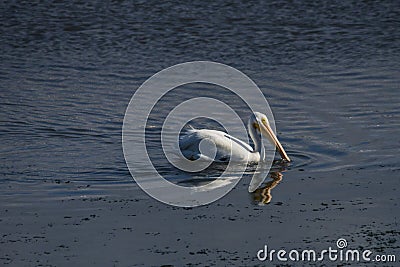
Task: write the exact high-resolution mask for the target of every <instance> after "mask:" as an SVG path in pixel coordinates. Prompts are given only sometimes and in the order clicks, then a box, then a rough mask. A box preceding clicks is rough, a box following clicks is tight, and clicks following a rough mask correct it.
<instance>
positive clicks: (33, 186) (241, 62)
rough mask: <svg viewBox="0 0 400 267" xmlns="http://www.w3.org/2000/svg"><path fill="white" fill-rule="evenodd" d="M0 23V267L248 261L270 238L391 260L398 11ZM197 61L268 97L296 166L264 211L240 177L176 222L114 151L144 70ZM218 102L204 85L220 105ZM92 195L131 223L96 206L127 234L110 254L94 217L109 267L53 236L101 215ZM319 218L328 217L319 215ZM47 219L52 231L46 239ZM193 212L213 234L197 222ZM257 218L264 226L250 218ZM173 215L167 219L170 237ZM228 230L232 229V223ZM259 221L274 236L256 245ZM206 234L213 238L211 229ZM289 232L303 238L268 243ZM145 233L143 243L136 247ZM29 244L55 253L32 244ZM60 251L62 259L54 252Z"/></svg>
mask: <svg viewBox="0 0 400 267" xmlns="http://www.w3.org/2000/svg"><path fill="white" fill-rule="evenodd" d="M0 12H1V19H0V22H1V35H0V48H1V54H0V89H1V95H0V103H1V104H0V108H1V117H0V119H1V125H0V143H1V146H0V151H1V153H0V161H1V165H0V207H1V209H0V214H1V220H0V225H2V226H1V227H2V228H3V229H5V230H4V231H5V234H4V235H3V237H2V239H1V244H0V258H1V259H0V262H2V263H4V264H7V263H11V264H14V265H19V264H22V263H23V262H25V263H24V264H27V263H29V262H30V261H33V262H36V264H39V263H42V264H54V265H63V264H67V263H68V261H67V259H68V260H70V261H69V262H74V261H75V262H80V263H82V262H84V263H87V264H101V263H103V264H104V265H109V264H116V265H118V263H119V264H121V266H125V265H135V264H139V265H140V264H144V265H147V264H148V263H149V262H150V263H149V265H161V264H167V263H169V264H176V265H178V266H180V265H183V264H190V263H207V264H217V265H221V264H222V265H224V264H228V263H231V264H232V263H233V264H234V263H237V264H246V265H254V264H257V260H256V258H255V253H256V252H257V250H258V249H260V248H262V246H263V244H264V243H266V242H269V243H271V244H272V243H274V244H276V247H278V248H279V246H284V245H286V246H289V245H292V246H294V247H302V246H303V245H304V242H305V241H304V240H306V241H307V244H308V246H310V243H311V245H314V246H317V247H318V246H328V245H329V244H331V243H332V242H334V241H335V240H336V239H337V238H339V237H341V236H347V237H348V241H350V240H352V241H353V244H352V245H353V247H357V246H360V247H367V248H372V249H374V248H380V249H381V251H382V252H385V253H394V254H396V253H397V255H398V257H399V258H400V254H399V246H400V245H399V244H400V243H399V242H400V238H399V235H400V234H399V225H398V223H399V215H400V212H399V210H400V209H399V207H398V204H397V203H398V202H399V195H400V194H399V189H398V188H399V186H400V178H399V174H400V161H399V157H398V152H399V145H400V139H399V136H400V132H399V128H400V127H399V126H400V105H399V101H400V88H399V87H400V86H399V85H400V72H399V69H400V60H399V59H400V31H399V29H400V19H399V18H400V4H399V2H398V1H382V2H370V1H329V2H328V3H324V4H321V3H315V4H313V3H308V4H305V3H303V2H301V1H292V2H289V3H287V2H284V1H268V3H264V2H262V1H260V2H251V3H250V2H249V3H245V2H236V3H224V2H222V1H213V2H210V3H191V4H183V3H179V2H178V1H177V2H174V1H161V2H154V1H135V2H130V1H112V2H110V3H105V2H104V3H97V4H94V3H90V2H87V1H83V2H79V3H74V4H72V3H69V2H68V3H67V2H50V1H42V2H38V3H35V2H26V3H25V2H13V1H10V2H7V1H6V2H2V3H1V4H0ZM194 60H210V61H216V62H220V63H224V64H227V65H230V66H232V67H234V68H237V69H239V70H240V71H242V72H244V73H245V74H246V75H248V76H249V77H250V78H251V79H253V80H254V81H255V82H256V83H257V85H258V86H259V87H260V89H261V90H262V92H263V93H264V95H265V97H266V98H267V99H268V101H269V104H270V106H271V109H272V111H273V113H274V116H275V119H276V127H277V130H278V135H279V138H280V140H281V142H282V144H283V145H284V147H285V148H286V150H287V152H288V154H289V156H290V157H291V158H292V159H293V163H291V164H290V165H288V166H275V168H276V169H278V170H277V171H279V172H280V171H282V174H283V178H281V179H280V183H279V182H278V183H279V185H276V184H274V187H275V188H274V189H273V191H272V195H273V198H272V200H270V201H271V202H270V204H269V205H264V206H263V207H259V204H260V203H259V202H260V201H259V198H260V196H257V195H251V194H249V193H248V192H247V186H248V182H249V181H248V180H243V181H242V184H241V185H238V187H237V188H236V189H235V190H234V191H233V192H232V193H231V194H232V195H230V196H229V195H228V196H227V197H226V198H224V199H223V200H221V201H220V202H217V203H215V204H212V205H210V206H207V207H202V208H198V209H193V210H181V212H183V213H185V214H184V215H182V214H181V215H180V214H179V212H180V210H179V209H172V208H171V207H168V206H166V205H163V204H161V203H158V202H156V201H155V200H153V199H151V198H150V197H149V196H147V195H146V194H145V193H144V192H142V191H141V190H140V189H139V188H138V187H137V186H136V185H135V184H134V182H133V179H132V177H131V176H130V174H129V171H128V169H127V166H126V163H125V160H124V157H123V153H122V144H121V129H122V121H123V118H124V113H125V109H126V108H127V105H128V103H129V100H130V98H131V97H132V95H133V93H134V92H135V90H136V89H137V88H138V87H139V86H140V85H141V84H142V83H143V82H144V81H145V80H146V79H148V78H149V77H150V76H151V75H153V74H154V73H156V72H158V71H160V70H162V69H164V68H166V67H169V66H171V65H174V64H178V63H182V62H186V61H194ZM224 93H226V92H224V91H223V90H218V88H217V89H216V88H215V87H210V86H209V87H207V86H204V88H203V89H202V94H205V95H208V96H211V97H216V98H218V97H221V96H223V95H224ZM169 97H170V98H171V99H174V100H175V101H178V102H179V99H182V100H183V99H185V97H187V95H185V94H183V93H182V92H179V90H178V91H176V92H175V93H172V94H171V95H170V96H169ZM177 99H178V100H177ZM243 116H245V118H244V119H246V116H248V114H243ZM155 130H157V128H156V129H155ZM153 149H157V147H153ZM161 168H162V166H161ZM163 171H165V172H168V168H167V169H165V168H164V169H163ZM278 176H279V175H278ZM276 177H277V174H274V173H273V174H272V175H271V178H272V180H270V181H269V182H270V183H271V181H274V180H273V179H274V178H276ZM266 182H268V181H266ZM268 185H269V186H270V185H271V184H268ZM268 185H267V186H268ZM274 192H275V193H274ZM86 199H88V200H98V199H106V200H107V201H110V202H114V201H115V202H118V201H122V200H123V201H122V202H124V203H125V204H126V203H128V204H129V210H130V212H131V213H132V214H135V216H134V217H126V216H125V215H121V214H115V213H114V214H113V213H112V212H111V210H118V207H117V206H115V207H113V209H111V208H110V209H108V206H106V207H104V206H103V209H104V210H107V213H106V214H107V216H111V217H113V216H114V217H115V218H119V219H120V220H119V221H120V222H121V221H123V222H125V223H126V225H131V224H132V225H133V226H132V227H133V228H132V229H133V230H132V229H131V230H132V231H133V233H131V234H132V239H129V238H127V239H122V240H121V239H120V240H119V241H118V242H116V241H115V243H112V244H113V245H112V246H111V243H109V242H108V241H107V240H110V239H109V238H108V237H109V233H108V232H107V230H105V228H106V227H110V229H112V228H113V226H112V222H109V221H107V220H106V219H104V220H103V221H102V220H97V221H96V220H92V221H91V223H92V225H91V226H90V228H91V229H92V231H94V233H95V234H96V233H98V237H97V238H100V239H101V237H104V240H103V241H104V242H103V243H104V247H107V248H109V249H111V247H114V250H113V251H114V254H113V255H110V256H109V257H106V256H104V254H103V256H102V260H103V261H102V260H98V257H97V256H95V252H94V251H93V249H91V248H86V246H84V245H82V244H83V243H85V242H92V241H91V239H90V236H87V235H85V234H84V232H85V231H86V232H87V231H89V232H90V230H88V229H87V228H83V229H84V230H82V232H79V231H78V232H77V233H78V234H76V237H75V239H76V240H77V242H75V243H74V242H73V241H71V240H69V239H64V235H65V234H64V235H63V234H61V232H65V230H66V229H65V228H63V227H64V226H63V225H68V224H69V223H67V224H65V223H63V218H64V217H63V216H71V217H74V216H75V215H77V214H81V213H82V211H87V216H89V214H92V213H93V214H96V212H94V211H95V210H97V211H99V210H101V208H100V207H102V203H103V202H101V201H100V202H99V203H98V204H90V205H88V204H86V203H87V202H85V201H81V200H86ZM128 199H131V200H135V202H132V203H130V202H126V201H127V200H128ZM68 201H70V202H68ZM65 202H68V203H73V204H70V205H69V206H68V207H66V208H65V209H66V213H68V214H61V213H60V212H61V211H60V210H58V208H57V206H58V205H61V203H65ZM335 203H336V204H337V203H340V204H339V205H340V207H341V208H342V209H339V210H337V209H336V208H337V206H332V205H333V204H335ZM125 204H124V205H125ZM302 204H304V205H302ZM322 204H324V205H322ZM93 205H94V206H93ZM96 205H97V206H96ZM121 205H122V204H121ZM220 205H221V206H220ZM321 205H322V206H321ZM43 207H45V208H43ZM226 207H228V208H226ZM315 209H316V210H317V211H318V210H320V209H323V211H321V212H323V214H319V215H317V216H316V217H315V214H314V213H313V212H314V211H315ZM144 210H148V211H149V213H150V214H149V215H146V214H145V213H143V211H144ZM211 210H213V211H211ZM214 210H215V211H214ZM243 210H245V211H243ZM302 210H304V211H305V213H304V214H303V215H300V213H301V211H302ZM40 211H43V212H42V213H41V212H40ZM67 211H68V212H67ZM34 212H36V215H34ZM99 212H100V211H99ZM341 212H342V213H341ZM158 213H160V214H159V216H157V214H158ZM253 213H256V215H254V214H253ZM57 214H58V215H59V216H60V219H59V220H58V219H57V220H56V219H55V220H56V221H55V222H53V225H55V226H53V227H50V228H51V229H50V228H49V229H50V230H46V229H47V228H46V227H48V226H47V225H48V223H50V222H49V218H52V217H57V216H58V215H57ZM171 214H172V215H171ZM243 214H246V215H243ZM252 214H253V215H252ZM313 214H314V215H313ZM77 216H78V215H77ZM79 216H80V215H79ZM82 216H84V215H82ZM107 216H106V215H104V216H103V217H102V216H101V215H100V218H104V217H107ZM146 216H148V217H146ZM168 216H176V217H172V218H171V217H168ZM200 216H205V218H206V219H205V220H207V223H204V222H201V223H199V222H198V224H196V222H193V221H196V220H195V218H197V217H199V220H201V217H200ZM251 216H255V217H257V218H258V219H254V220H250V221H249V217H251ZM274 216H275V217H274ZM97 217H99V216H97ZM355 217H358V221H357V220H356V218H355ZM88 218H89V219H91V217H88ZM135 218H136V219H135ZM228 218H232V219H234V220H228ZM273 218H279V219H273ZM316 218H319V219H318V220H317V219H316ZM338 218H341V219H338ZM169 219H171V220H172V219H176V220H175V221H174V223H171V225H169V223H168V222H170V220H169ZM32 220H33V221H34V223H28V222H31V221H32ZM135 220H137V221H135ZM158 220H161V221H158ZM185 220H188V221H185ZM148 221H150V223H149V225H148V226H147V227H149V229H147V228H146V223H147V222H148ZM321 221H323V222H321ZM18 222H19V223H20V224H21V225H20V226H16V225H17V224H18ZM161 222H162V223H161ZM188 222H190V223H189V225H191V223H193V225H194V226H193V229H192V228H190V226H188ZM231 222H232V223H237V224H236V225H235V224H233V225H228V226H227V225H226V224H229V223H231ZM256 222H259V224H256V225H255V226H253V227H251V226H250V225H251V224H252V223H256ZM261 222H264V223H265V224H264V227H270V229H272V230H273V231H272V233H271V232H270V233H268V234H267V235H265V236H264V235H262V234H261V235H260V231H262V228H260V227H262V224H263V223H261ZM209 223H211V224H214V223H215V232H213V233H210V232H207V231H209V230H207V228H208V227H204V226H205V225H206V224H209ZM160 224H164V225H163V226H160ZM257 225H258V226H257ZM291 225H295V228H296V229H297V230H294V229H293V230H290V231H289V232H290V234H289V233H287V232H286V233H284V234H282V236H279V235H278V234H275V233H274V232H276V233H282V231H283V229H289V228H290V227H291ZM327 225H329V226H327ZM368 225H371V226H370V228H368V227H367V226H368ZM157 226H159V227H160V229H158V230H155V229H157ZM300 226H304V228H301V227H300ZM362 226H364V227H367V228H366V229H364V230H362ZM57 227H59V228H57ZM84 227H86V226H84ZM87 227H89V226H87ZM121 227H122V226H121ZM126 227H128V226H126ZM152 227H154V228H152ZM170 227H172V229H173V233H174V234H173V235H169V234H168V228H170ZM257 227H258V228H257ZM282 227H284V228H282ZM308 227H311V229H313V230H312V231H309V229H310V228H308ZM244 228H246V229H247V232H241V231H244V230H243V229H244ZM249 228H252V229H249ZM93 229H100V230H99V231H98V232H96V231H97V230H93ZM121 229H122V228H121ZM181 229H183V230H181ZM250 230H251V231H252V232H249V231H250ZM110 231H111V230H110ZM121 231H122V230H121ZM132 231H131V232H132ZM146 231H147V232H146ZM285 231H286V230H285ZM368 231H369V232H368ZM145 232H146V233H150V234H149V235H147V236H143V237H142V236H141V235H143V233H145ZM40 233H41V234H40ZM79 233H80V234H79ZM152 233H158V234H154V235H153V234H152ZM190 233H192V234H190ZM205 233H207V234H205ZM241 233H242V234H241ZM38 235H43V236H44V237H43V240H48V241H49V242H50V243H48V244H51V245H48V244H47V245H46V242H45V241H43V240H42V239H40V240H39V241H37V240H35V238H34V236H38ZM204 235H207V236H208V237H204ZM24 236H25V237H26V236H29V237H30V239H29V240H27V239H24V238H23V237H24ZM84 236H85V237H84ZM177 239H179V240H181V241H182V242H181V243H179V242H178V241H176V240H177ZM32 240H33V241H32ZM54 240H57V241H54ZM68 240H69V241H68ZM135 240H136V241H135ZM13 241H14V242H13ZM183 241H184V242H183ZM253 241H254V242H253ZM35 242H36V243H35ZM38 242H39V243H40V245H38ZM93 242H94V241H93ZM110 242H111V241H110ZM137 242H139V243H140V244H138V243H137ZM243 242H244V243H246V248H243ZM356 242H358V243H357V244H354V243H356ZM100 243H101V242H100ZM100 243H99V245H98V249H99V250H98V251H101V249H100ZM103 243H101V244H103ZM249 243H250V244H249ZM63 244H64V245H65V244H68V246H67V247H69V250H67V251H65V250H62V251H59V250H57V251H56V250H53V247H52V246H53V245H54V247H55V248H56V247H57V246H61V245H63ZM117 244H119V245H121V246H125V244H130V245H132V249H131V250H129V251H124V250H119V249H118V246H117ZM332 244H333V243H332ZM49 246H50V247H49ZM6 247H7V249H6ZM166 247H167V248H166ZM289 247H290V246H289ZM303 248H305V247H303ZM202 249H205V250H204V251H203V250H202ZM35 251H36V253H34V252H35ZM71 251H72V252H71ZM82 251H86V252H85V253H84V252H82ZM160 251H161V252H160ZM168 251H175V253H173V252H172V253H168ZM199 251H200V252H201V251H203V252H204V253H203V252H201V253H198V252H199ZM16 252H18V253H17V255H16V254H15V253H16ZM45 252H49V253H48V254H46V253H45ZM164 252H165V253H164ZM43 253H45V258H42V257H41V255H44V254H43ZM46 255H47V256H46ZM66 255H67V256H68V255H69V256H68V257H69V258H68V257H67V256H66ZM138 255H142V258H140V259H139V258H138V257H139V256H138ZM62 256H64V257H62ZM35 257H36V258H35ZM223 261H226V263H223ZM128 263H129V264H128Z"/></svg>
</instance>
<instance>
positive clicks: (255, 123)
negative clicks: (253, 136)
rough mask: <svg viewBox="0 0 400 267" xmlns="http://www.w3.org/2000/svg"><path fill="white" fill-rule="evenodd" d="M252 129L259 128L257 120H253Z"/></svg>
mask: <svg viewBox="0 0 400 267" xmlns="http://www.w3.org/2000/svg"><path fill="white" fill-rule="evenodd" d="M253 127H254V129H257V130H260V125H258V123H257V122H253Z"/></svg>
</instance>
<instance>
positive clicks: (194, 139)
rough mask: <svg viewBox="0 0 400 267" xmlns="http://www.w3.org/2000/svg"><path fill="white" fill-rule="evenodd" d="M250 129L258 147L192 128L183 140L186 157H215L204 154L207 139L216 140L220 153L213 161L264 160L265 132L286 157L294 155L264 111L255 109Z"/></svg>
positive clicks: (182, 148) (227, 136)
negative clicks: (201, 147) (262, 136)
mask: <svg viewBox="0 0 400 267" xmlns="http://www.w3.org/2000/svg"><path fill="white" fill-rule="evenodd" d="M247 127H248V131H249V134H250V137H251V139H252V140H253V143H254V148H252V147H251V146H250V145H248V144H246V143H245V142H243V141H241V140H239V139H237V138H235V137H233V136H231V135H229V134H227V133H224V132H221V131H216V130H208V129H201V130H198V129H193V128H192V129H190V130H188V132H187V134H186V135H185V136H183V137H182V138H181V139H180V140H179V147H180V149H181V151H182V154H183V155H184V156H185V158H187V159H189V160H197V159H199V158H203V159H208V160H210V159H211V158H210V157H209V156H207V155H204V154H202V153H201V151H200V150H201V149H200V142H203V141H206V142H209V143H211V142H212V143H213V144H214V145H215V148H216V154H215V157H214V159H211V160H213V161H217V162H227V161H229V160H232V161H236V162H245V161H247V162H259V161H260V160H264V146H263V145H262V141H261V135H260V133H261V134H262V135H264V136H265V137H267V138H268V140H269V141H270V142H271V143H272V144H274V145H275V147H276V148H277V149H278V152H279V154H280V155H281V157H282V159H284V160H287V161H290V158H289V157H288V155H287V154H286V152H285V150H284V149H283V147H282V145H281V143H280V142H279V140H278V138H277V137H276V135H275V134H274V132H273V131H272V129H271V127H270V125H269V122H268V119H267V116H265V115H264V114H262V113H260V112H254V114H253V115H251V116H250V118H249V122H248V125H247Z"/></svg>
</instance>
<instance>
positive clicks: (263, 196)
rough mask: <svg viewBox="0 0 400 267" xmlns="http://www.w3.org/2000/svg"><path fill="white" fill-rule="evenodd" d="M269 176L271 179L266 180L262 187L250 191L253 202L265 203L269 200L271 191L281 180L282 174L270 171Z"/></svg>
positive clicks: (257, 203)
mask: <svg viewBox="0 0 400 267" xmlns="http://www.w3.org/2000/svg"><path fill="white" fill-rule="evenodd" d="M270 177H271V178H272V180H270V181H268V182H266V183H265V184H263V186H262V187H260V188H257V189H256V190H255V191H254V192H252V193H251V195H252V200H253V203H254V204H256V205H266V204H268V203H270V202H271V199H272V194H271V191H272V189H274V188H275V187H276V186H277V185H278V184H279V183H280V182H281V181H282V177H283V175H282V173H281V172H271V173H270Z"/></svg>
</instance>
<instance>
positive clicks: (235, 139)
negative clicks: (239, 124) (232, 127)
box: [225, 134, 254, 152]
mask: <svg viewBox="0 0 400 267" xmlns="http://www.w3.org/2000/svg"><path fill="white" fill-rule="evenodd" d="M225 137H226V138H229V139H231V140H232V141H233V142H235V143H237V144H238V145H240V146H242V147H243V148H244V149H246V150H248V151H249V152H253V151H254V149H253V148H252V147H251V146H250V145H249V144H246V143H245V142H243V141H242V140H240V139H238V138H236V137H233V136H232V135H229V134H225Z"/></svg>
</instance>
